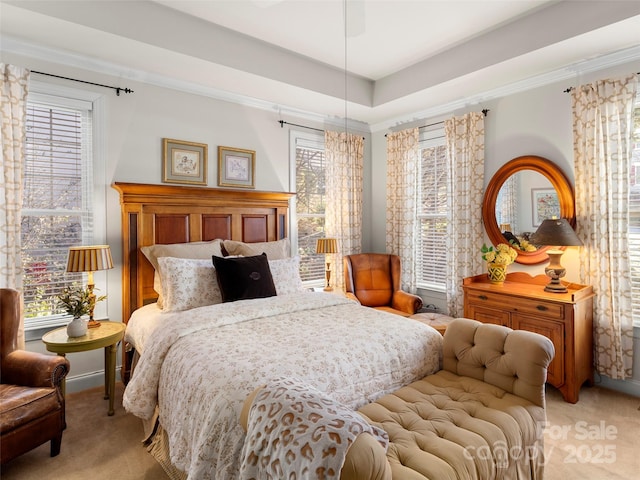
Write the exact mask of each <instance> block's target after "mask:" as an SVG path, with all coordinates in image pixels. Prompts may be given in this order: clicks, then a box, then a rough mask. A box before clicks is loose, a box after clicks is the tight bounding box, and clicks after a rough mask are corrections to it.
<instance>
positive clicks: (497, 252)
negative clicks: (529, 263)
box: [480, 243, 518, 265]
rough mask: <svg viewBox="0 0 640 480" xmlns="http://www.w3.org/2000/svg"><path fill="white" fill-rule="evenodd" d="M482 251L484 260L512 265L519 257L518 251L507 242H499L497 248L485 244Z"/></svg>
mask: <svg viewBox="0 0 640 480" xmlns="http://www.w3.org/2000/svg"><path fill="white" fill-rule="evenodd" d="M480 251H481V252H482V259H483V260H484V261H486V262H489V263H498V264H500V265H510V264H512V263H513V262H514V261H515V259H516V258H517V257H518V252H517V251H516V250H515V249H514V248H512V247H510V246H509V245H507V244H506V243H499V244H498V245H496V247H495V248H494V247H492V246H491V247H487V245H486V244H483V245H482V248H481V249H480Z"/></svg>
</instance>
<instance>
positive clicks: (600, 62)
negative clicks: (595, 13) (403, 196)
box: [370, 45, 640, 132]
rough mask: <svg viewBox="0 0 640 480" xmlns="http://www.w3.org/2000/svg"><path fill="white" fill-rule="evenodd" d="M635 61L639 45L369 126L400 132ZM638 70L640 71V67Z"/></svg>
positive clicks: (638, 59)
mask: <svg viewBox="0 0 640 480" xmlns="http://www.w3.org/2000/svg"><path fill="white" fill-rule="evenodd" d="M635 61H640V45H637V46H635V47H631V48H627V49H624V50H620V51H617V52H613V53H610V54H608V55H603V56H601V57H598V58H595V59H591V60H584V61H581V62H576V63H573V64H569V65H566V66H564V67H562V68H559V69H557V70H554V71H551V72H548V73H545V74H541V75H535V76H533V77H529V78H527V79H524V80H521V81H518V82H513V83H510V84H507V85H502V86H500V87H498V88H495V89H492V90H487V91H485V92H482V93H480V94H477V95H472V96H470V97H465V98H461V99H458V100H456V101H454V102H448V103H445V104H441V105H438V106H436V107H432V108H429V109H426V110H420V111H416V112H413V113H407V114H403V115H401V116H398V117H396V118H392V119H389V120H385V121H383V122H379V123H375V124H371V125H370V127H371V131H372V132H377V131H380V130H388V129H391V128H397V127H398V126H400V125H402V124H405V123H411V122H416V121H417V120H418V119H430V118H434V117H438V116H443V115H450V114H452V112H455V111H457V110H461V109H467V108H469V107H472V106H474V105H480V104H482V103H483V102H488V101H490V100H495V99H498V98H502V97H507V96H509V95H514V94H516V93H522V92H525V91H528V90H532V89H534V88H539V87H544V86H546V85H551V84H553V83H558V82H562V81H567V82H569V81H572V80H573V81H575V80H577V79H578V78H579V77H580V76H582V75H586V74H590V73H594V72H598V71H601V70H605V69H608V68H612V67H616V66H618V65H624V64H626V63H632V62H635ZM638 68H640V66H639V67H638ZM629 73H638V72H629ZM567 86H568V87H569V86H571V85H567Z"/></svg>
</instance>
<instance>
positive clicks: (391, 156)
mask: <svg viewBox="0 0 640 480" xmlns="http://www.w3.org/2000/svg"><path fill="white" fill-rule="evenodd" d="M419 140H420V136H419V132H418V129H417V128H409V129H407V130H402V131H400V132H394V133H389V134H388V135H387V238H386V249H387V253H391V254H395V255H398V256H399V257H400V262H401V265H402V277H401V283H402V289H403V290H405V291H408V292H411V293H415V292H416V291H417V285H416V280H417V279H416V257H417V251H416V250H417V243H418V242H417V241H416V240H417V239H418V238H419V234H418V222H417V221H416V218H417V212H418V210H417V209H418V186H419V183H420V178H419V175H418V173H419V171H420V168H419V166H420V165H419V162H420V148H419Z"/></svg>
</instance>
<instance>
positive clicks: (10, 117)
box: [0, 63, 29, 348]
mask: <svg viewBox="0 0 640 480" xmlns="http://www.w3.org/2000/svg"><path fill="white" fill-rule="evenodd" d="M0 70H1V73H2V75H1V77H0V115H1V116H2V117H1V119H0V120H1V124H2V127H1V128H2V152H1V156H0V172H1V173H0V175H2V178H0V196H1V198H2V203H1V204H0V287H3V288H14V289H16V290H18V291H20V292H21V293H22V260H21V257H20V251H21V241H20V223H21V210H22V176H23V175H22V172H23V168H22V166H23V160H24V139H25V119H26V116H27V93H28V90H29V70H27V69H24V68H22V67H16V66H14V65H7V64H4V63H0ZM18 346H19V347H20V348H24V319H21V324H20V328H19V329H18Z"/></svg>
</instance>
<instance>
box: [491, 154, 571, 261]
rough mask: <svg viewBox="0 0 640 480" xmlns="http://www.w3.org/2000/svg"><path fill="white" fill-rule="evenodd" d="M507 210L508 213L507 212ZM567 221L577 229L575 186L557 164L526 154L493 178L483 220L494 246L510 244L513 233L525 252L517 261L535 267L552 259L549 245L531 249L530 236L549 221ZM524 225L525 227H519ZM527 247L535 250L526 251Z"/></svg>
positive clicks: (521, 250) (514, 160)
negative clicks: (562, 219) (543, 222)
mask: <svg viewBox="0 0 640 480" xmlns="http://www.w3.org/2000/svg"><path fill="white" fill-rule="evenodd" d="M505 211H506V212H505ZM552 215H558V216H559V217H562V218H566V219H567V220H568V221H569V223H570V224H571V226H572V227H574V228H575V223H576V216H575V203H574V195H573V187H572V186H571V183H570V182H569V180H568V178H567V177H566V176H565V174H564V173H563V172H562V170H560V169H559V168H558V167H557V166H556V165H555V164H554V163H553V162H551V161H550V160H547V159H546V158H543V157H537V156H534V155H526V156H522V157H517V158H514V159H513V160H511V161H509V162H507V163H506V164H505V165H503V166H502V167H501V168H500V169H499V170H498V171H497V172H496V174H495V175H494V176H493V178H492V179H491V181H490V182H489V185H487V190H486V191H485V194H484V200H483V202H482V220H483V222H484V228H485V230H486V232H487V236H488V237H489V239H490V240H491V243H493V244H494V245H497V244H499V243H507V242H508V238H512V237H511V236H510V235H509V233H507V234H506V235H507V236H505V233H504V232H505V231H507V232H511V234H513V235H514V236H515V238H516V239H517V240H518V241H522V246H523V247H522V249H520V250H518V258H517V259H516V262H518V263H522V264H527V265H534V264H537V263H542V262H544V261H546V260H547V259H548V258H549V257H548V255H547V253H546V251H547V250H548V249H549V247H548V246H540V247H535V246H528V237H529V235H530V234H531V233H533V232H535V229H536V228H537V227H538V226H539V225H540V222H541V221H542V220H544V219H545V218H550V217H551V216H552ZM519 225H521V226H522V227H519ZM526 248H531V249H532V248H535V250H531V251H525V249H526Z"/></svg>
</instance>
